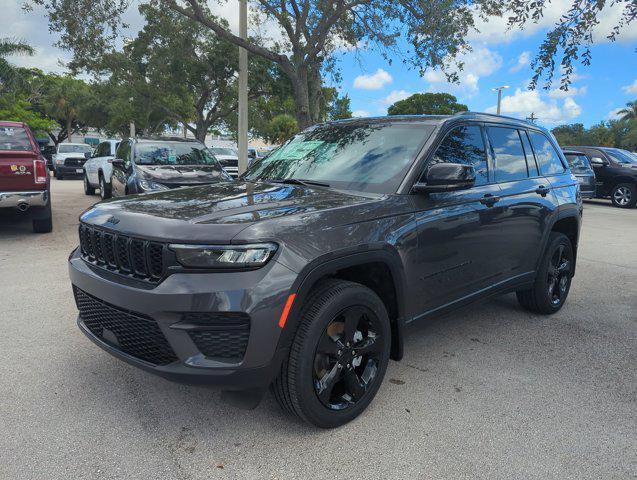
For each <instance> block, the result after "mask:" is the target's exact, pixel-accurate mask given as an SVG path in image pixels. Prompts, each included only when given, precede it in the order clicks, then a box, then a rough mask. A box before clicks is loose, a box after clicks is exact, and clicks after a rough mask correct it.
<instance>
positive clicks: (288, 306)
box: [279, 293, 296, 328]
mask: <svg viewBox="0 0 637 480" xmlns="http://www.w3.org/2000/svg"><path fill="white" fill-rule="evenodd" d="M295 297H296V293H291V294H290V296H289V297H288V300H287V302H285V307H283V313H281V318H279V327H281V328H283V327H285V322H287V320H288V314H289V313H290V309H291V308H292V304H293V303H294V298H295Z"/></svg>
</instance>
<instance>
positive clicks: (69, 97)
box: [42, 75, 92, 145]
mask: <svg viewBox="0 0 637 480" xmlns="http://www.w3.org/2000/svg"><path fill="white" fill-rule="evenodd" d="M91 97H92V95H91V91H90V88H89V86H88V85H87V84H86V83H85V82H83V81H82V80H78V79H75V78H72V77H69V76H58V75H49V76H48V78H47V79H46V81H45V92H44V94H43V97H42V104H43V105H44V112H45V113H46V115H47V116H48V117H49V118H51V119H53V120H55V121H56V122H57V123H58V124H59V127H60V131H59V133H58V134H57V135H53V133H51V132H50V133H49V136H50V137H51V139H52V140H53V142H54V143H55V144H56V145H57V144H58V143H60V142H62V141H64V140H65V139H66V140H68V141H69V142H72V141H73V134H74V133H77V132H79V131H82V130H85V129H86V128H87V122H86V118H85V116H84V113H85V110H84V109H85V106H86V105H87V104H88V103H89V102H90V101H91Z"/></svg>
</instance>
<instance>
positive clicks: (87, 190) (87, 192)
mask: <svg viewBox="0 0 637 480" xmlns="http://www.w3.org/2000/svg"><path fill="white" fill-rule="evenodd" d="M84 194H85V195H95V187H93V186H91V183H90V182H89V181H88V176H87V174H86V172H84Z"/></svg>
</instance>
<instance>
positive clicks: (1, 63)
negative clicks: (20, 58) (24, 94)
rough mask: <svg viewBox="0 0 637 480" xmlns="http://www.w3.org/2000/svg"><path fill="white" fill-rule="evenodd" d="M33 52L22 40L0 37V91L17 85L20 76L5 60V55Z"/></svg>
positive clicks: (31, 53) (30, 53)
mask: <svg viewBox="0 0 637 480" xmlns="http://www.w3.org/2000/svg"><path fill="white" fill-rule="evenodd" d="M34 53H35V50H34V49H33V47H31V46H29V45H28V44H26V43H24V42H21V41H18V40H12V39H9V38H0V92H2V91H5V92H6V91H9V90H11V89H12V88H14V87H16V86H17V85H16V83H18V82H20V76H19V75H18V73H17V70H16V68H15V67H14V66H13V65H11V63H9V62H8V61H7V59H6V57H8V56H10V55H33V54H34ZM18 86H19V85H18Z"/></svg>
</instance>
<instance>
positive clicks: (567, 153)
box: [562, 148, 584, 155]
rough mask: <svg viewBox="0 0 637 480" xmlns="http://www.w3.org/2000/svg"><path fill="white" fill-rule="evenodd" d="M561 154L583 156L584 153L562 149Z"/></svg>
mask: <svg viewBox="0 0 637 480" xmlns="http://www.w3.org/2000/svg"><path fill="white" fill-rule="evenodd" d="M562 153H564V155H584V152H581V151H579V150H573V149H571V148H563V149H562Z"/></svg>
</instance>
